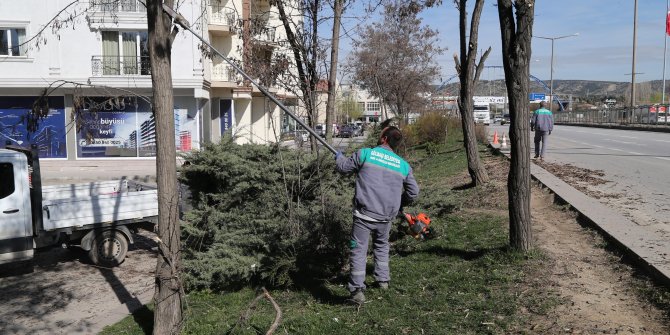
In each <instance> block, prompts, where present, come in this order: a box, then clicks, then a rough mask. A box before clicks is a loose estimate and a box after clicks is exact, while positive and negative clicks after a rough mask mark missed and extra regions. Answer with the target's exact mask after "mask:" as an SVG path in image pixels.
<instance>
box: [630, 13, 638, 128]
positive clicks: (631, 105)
mask: <svg viewBox="0 0 670 335" xmlns="http://www.w3.org/2000/svg"><path fill="white" fill-rule="evenodd" d="M636 53H637V0H635V9H634V11H633V71H631V73H630V76H631V77H630V81H631V89H630V112H631V115H632V114H633V108H635V54H636Z"/></svg>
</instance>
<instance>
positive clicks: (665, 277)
mask: <svg viewBox="0 0 670 335" xmlns="http://www.w3.org/2000/svg"><path fill="white" fill-rule="evenodd" d="M489 146H490V147H492V148H493V149H494V150H496V151H498V152H500V153H502V154H504V155H505V157H507V158H509V157H510V152H509V146H510V144H509V143H508V148H505V149H503V148H500V145H499V144H498V145H493V144H491V143H490V144H489ZM530 165H531V166H530V170H531V176H532V178H533V179H535V180H536V181H538V182H539V183H540V184H542V185H543V186H544V187H546V188H548V189H549V190H551V192H552V193H554V195H555V196H557V197H558V198H560V199H562V200H563V201H565V202H566V203H568V204H570V206H571V207H572V208H573V209H574V210H575V211H576V212H577V213H579V214H580V217H581V218H582V219H586V221H587V222H588V223H590V224H592V225H593V226H594V227H595V228H596V229H598V230H599V231H601V232H602V233H603V234H604V235H605V236H606V237H607V238H608V240H610V241H611V242H614V243H615V244H616V245H617V247H618V248H619V249H620V250H621V251H623V252H624V253H625V254H626V255H628V256H629V257H630V258H631V260H632V261H634V262H635V263H636V264H638V265H640V266H642V267H643V268H645V269H646V270H647V271H648V272H649V273H650V274H651V275H652V276H654V277H656V278H657V279H658V280H659V281H660V282H661V283H663V284H664V285H666V286H669V287H670V241H668V240H667V239H664V238H663V237H662V236H659V235H658V234H654V233H653V232H649V231H642V230H640V229H639V228H638V225H636V224H635V223H633V222H632V221H630V220H628V219H627V218H625V217H623V216H622V215H620V214H617V213H615V212H614V211H613V210H612V209H610V208H609V207H607V206H605V205H604V204H602V203H601V202H599V201H598V200H596V199H593V198H591V197H589V196H587V195H585V194H584V193H582V192H580V191H579V190H577V189H575V188H574V187H572V186H570V185H568V184H567V183H566V182H564V181H563V180H561V179H559V178H558V177H556V176H554V175H552V174H551V173H549V172H547V171H546V170H545V169H543V168H541V167H540V166H538V165H536V164H534V163H532V162H531V164H530Z"/></svg>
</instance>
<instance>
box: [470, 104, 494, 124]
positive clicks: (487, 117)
mask: <svg viewBox="0 0 670 335" xmlns="http://www.w3.org/2000/svg"><path fill="white" fill-rule="evenodd" d="M473 109H474V118H475V123H483V124H485V125H487V126H488V125H489V124H491V110H490V109H489V104H488V103H477V102H475V104H474V108H473Z"/></svg>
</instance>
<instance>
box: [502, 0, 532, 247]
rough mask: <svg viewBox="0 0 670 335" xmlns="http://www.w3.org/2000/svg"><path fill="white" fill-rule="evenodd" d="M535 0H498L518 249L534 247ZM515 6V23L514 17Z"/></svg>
mask: <svg viewBox="0 0 670 335" xmlns="http://www.w3.org/2000/svg"><path fill="white" fill-rule="evenodd" d="M534 8H535V1H534V0H517V1H516V2H515V3H514V4H513V3H512V1H511V0H498V16H499V17H500V34H501V37H502V54H503V67H504V69H505V84H506V85H507V94H508V97H509V109H510V110H509V114H510V123H511V126H510V132H509V136H510V142H511V147H512V148H511V158H512V159H511V164H510V170H509V175H508V178H507V193H508V196H509V203H508V206H509V231H510V232H509V233H510V236H509V239H510V246H511V247H512V248H514V249H516V250H520V251H524V252H525V251H528V250H530V248H531V247H532V234H531V218H530V136H529V129H528V128H529V124H528V122H529V109H528V91H529V74H530V70H529V67H530V62H529V60H530V57H531V37H532V35H533V15H534ZM514 10H516V23H515V21H514Z"/></svg>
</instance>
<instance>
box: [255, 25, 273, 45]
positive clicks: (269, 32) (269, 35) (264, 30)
mask: <svg viewBox="0 0 670 335" xmlns="http://www.w3.org/2000/svg"><path fill="white" fill-rule="evenodd" d="M276 32H277V28H275V27H269V26H265V27H258V28H254V29H253V38H254V39H255V40H257V41H261V42H274V41H275V35H276Z"/></svg>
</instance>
